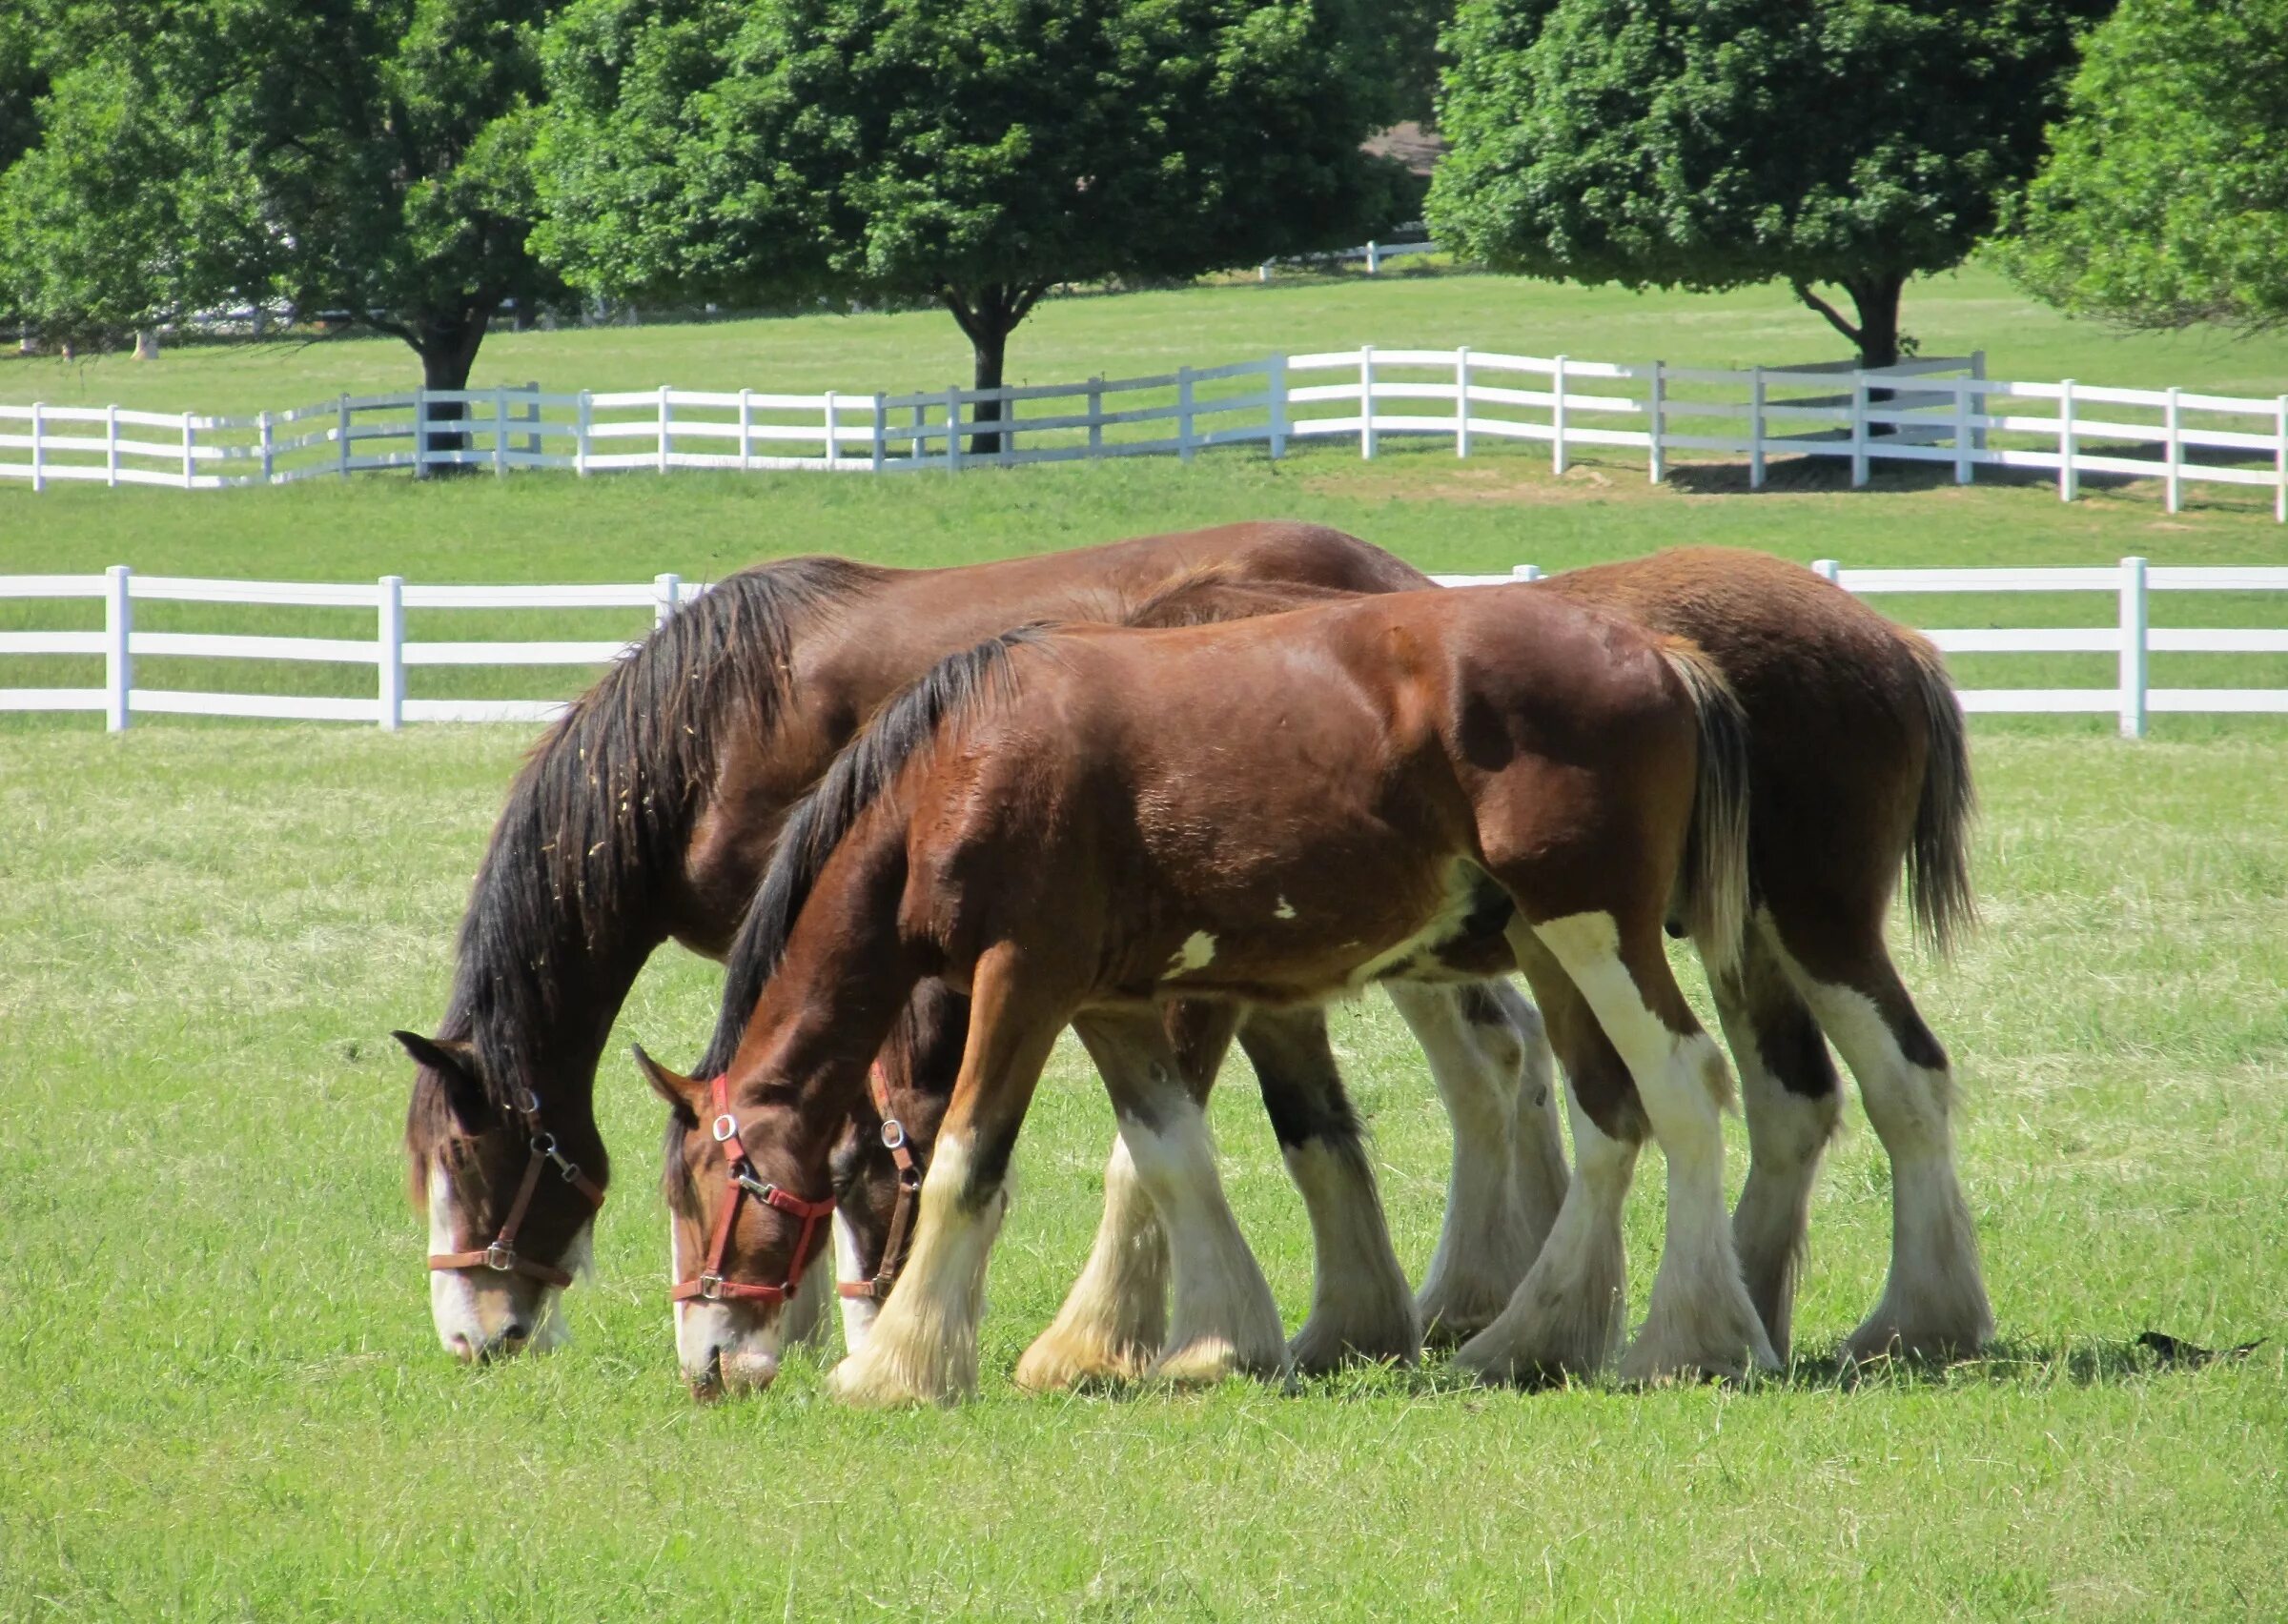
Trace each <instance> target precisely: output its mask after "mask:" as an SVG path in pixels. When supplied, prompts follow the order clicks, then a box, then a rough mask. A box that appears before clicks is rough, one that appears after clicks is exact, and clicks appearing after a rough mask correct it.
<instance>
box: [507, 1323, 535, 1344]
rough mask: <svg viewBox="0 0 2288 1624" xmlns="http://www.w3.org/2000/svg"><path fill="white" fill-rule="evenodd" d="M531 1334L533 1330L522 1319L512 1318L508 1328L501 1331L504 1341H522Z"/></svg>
mask: <svg viewBox="0 0 2288 1624" xmlns="http://www.w3.org/2000/svg"><path fill="white" fill-rule="evenodd" d="M531 1335H532V1332H531V1330H529V1329H528V1328H527V1327H526V1326H525V1324H524V1322H523V1321H522V1320H510V1321H509V1322H508V1328H507V1329H506V1330H503V1331H501V1340H502V1341H503V1342H522V1341H524V1340H525V1339H526V1338H528V1337H530V1336H531Z"/></svg>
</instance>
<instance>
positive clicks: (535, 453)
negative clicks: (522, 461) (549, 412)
mask: <svg viewBox="0 0 2288 1624" xmlns="http://www.w3.org/2000/svg"><path fill="white" fill-rule="evenodd" d="M524 394H525V396H527V398H526V400H525V403H524V410H523V411H522V412H521V413H520V414H518V416H519V418H520V420H521V421H523V422H527V423H530V424H531V425H532V433H530V434H528V435H526V436H524V450H525V451H526V452H527V453H528V454H529V455H530V456H531V457H532V458H533V466H535V467H538V466H540V457H541V452H542V451H543V450H544V449H545V443H544V441H543V440H542V438H541V380H540V379H539V378H526V379H525V380H524Z"/></svg>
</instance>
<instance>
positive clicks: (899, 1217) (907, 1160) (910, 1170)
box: [834, 1061, 922, 1303]
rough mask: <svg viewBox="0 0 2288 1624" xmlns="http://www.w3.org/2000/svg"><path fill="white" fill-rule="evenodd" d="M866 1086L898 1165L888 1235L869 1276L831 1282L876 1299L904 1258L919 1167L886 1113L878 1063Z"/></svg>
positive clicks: (902, 1128) (854, 1295)
mask: <svg viewBox="0 0 2288 1624" xmlns="http://www.w3.org/2000/svg"><path fill="white" fill-rule="evenodd" d="M866 1081H867V1086H868V1087H869V1088H871V1089H872V1090H873V1095H874V1110H875V1111H876V1113H878V1114H879V1115H880V1116H881V1118H882V1143H883V1146H884V1147H886V1148H887V1149H888V1150H889V1155H890V1160H891V1161H893V1162H895V1163H897V1165H898V1193H897V1198H896V1199H895V1200H894V1201H892V1202H891V1204H890V1208H889V1239H888V1240H887V1241H885V1242H884V1243H883V1246H882V1267H881V1268H880V1269H877V1270H875V1272H874V1277H873V1278H872V1279H871V1280H844V1281H839V1282H837V1283H836V1284H835V1287H834V1289H835V1291H836V1293H837V1294H839V1295H841V1296H844V1297H848V1298H851V1299H853V1300H855V1301H858V1302H868V1303H879V1302H881V1301H882V1300H883V1299H884V1298H885V1297H888V1296H889V1289H890V1288H891V1287H892V1286H895V1285H896V1284H897V1283H898V1269H900V1268H901V1267H902V1266H903V1265H904V1264H905V1262H906V1235H907V1231H908V1230H909V1229H910V1228H912V1227H913V1205H914V1201H915V1199H916V1198H917V1197H918V1196H919V1195H920V1194H921V1188H922V1168H921V1164H920V1163H919V1162H917V1161H915V1160H914V1156H913V1148H912V1147H911V1146H909V1144H908V1143H907V1141H906V1125H905V1124H904V1123H902V1122H900V1121H899V1120H898V1119H897V1118H896V1117H895V1116H893V1115H891V1114H890V1109H889V1079H888V1078H887V1077H885V1076H884V1075H883V1074H882V1063H881V1062H880V1061H876V1062H875V1063H874V1068H873V1069H872V1070H871V1071H869V1072H868V1073H867V1079H866Z"/></svg>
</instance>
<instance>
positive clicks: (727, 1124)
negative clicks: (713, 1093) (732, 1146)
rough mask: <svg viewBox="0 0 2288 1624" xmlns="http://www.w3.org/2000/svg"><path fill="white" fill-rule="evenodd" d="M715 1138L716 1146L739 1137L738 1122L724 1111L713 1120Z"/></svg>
mask: <svg viewBox="0 0 2288 1624" xmlns="http://www.w3.org/2000/svg"><path fill="white" fill-rule="evenodd" d="M714 1132H715V1138H716V1142H717V1143H718V1144H720V1143H723V1142H725V1141H726V1140H731V1139H736V1138H737V1137H738V1136H739V1120H738V1118H736V1117H734V1116H732V1115H731V1113H730V1112H728V1111H725V1112H724V1113H723V1115H721V1116H719V1117H717V1118H716V1119H715V1128H714Z"/></svg>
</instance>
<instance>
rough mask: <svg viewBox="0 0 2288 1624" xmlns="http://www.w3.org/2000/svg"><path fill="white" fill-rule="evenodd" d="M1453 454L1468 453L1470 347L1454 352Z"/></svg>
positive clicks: (1463, 454) (1462, 454)
mask: <svg viewBox="0 0 2288 1624" xmlns="http://www.w3.org/2000/svg"><path fill="white" fill-rule="evenodd" d="M1454 455H1455V456H1456V457H1467V456H1469V455H1470V347H1469V346H1468V345H1467V344H1464V345H1462V346H1461V348H1460V349H1458V350H1456V351H1455V352H1454Z"/></svg>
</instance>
